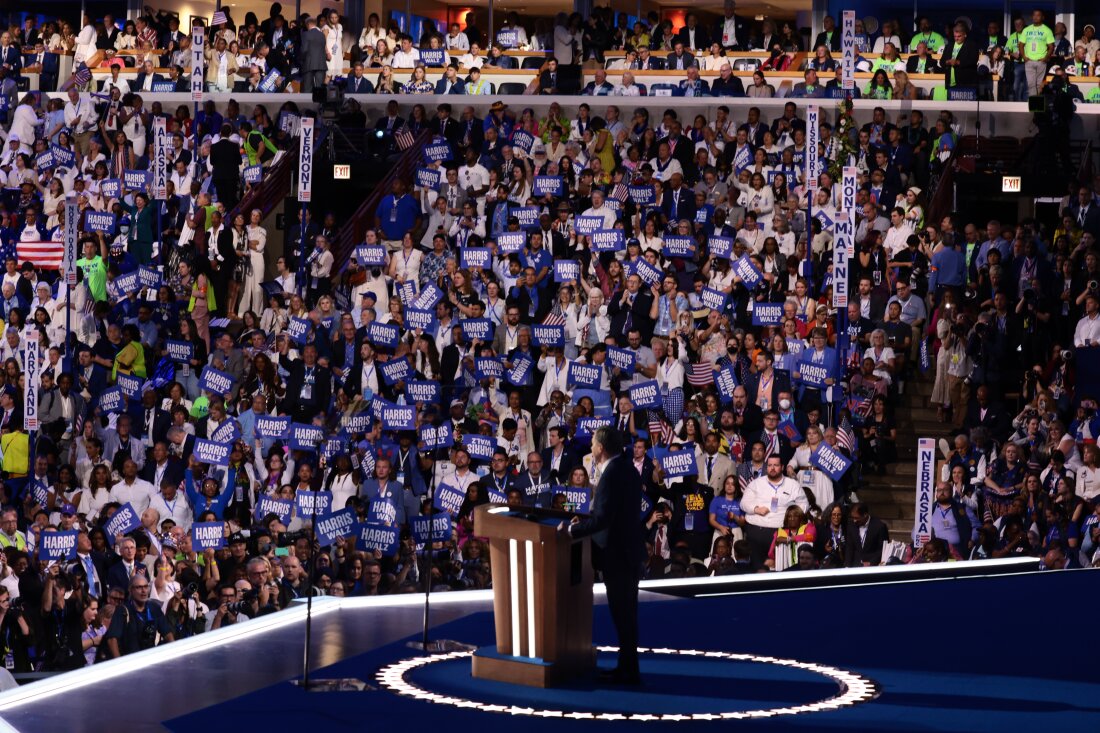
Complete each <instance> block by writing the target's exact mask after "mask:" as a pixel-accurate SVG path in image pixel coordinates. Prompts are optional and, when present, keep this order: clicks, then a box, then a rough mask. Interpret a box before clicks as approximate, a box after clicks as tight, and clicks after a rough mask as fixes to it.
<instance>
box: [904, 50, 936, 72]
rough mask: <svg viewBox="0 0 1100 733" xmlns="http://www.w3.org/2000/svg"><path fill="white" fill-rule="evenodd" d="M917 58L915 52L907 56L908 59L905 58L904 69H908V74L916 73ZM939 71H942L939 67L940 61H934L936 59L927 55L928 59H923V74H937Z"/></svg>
mask: <svg viewBox="0 0 1100 733" xmlns="http://www.w3.org/2000/svg"><path fill="white" fill-rule="evenodd" d="M919 60H920V59H919V58H918V56H917V55H916V54H913V55H912V56H910V57H909V58H908V60H906V62H905V70H906V71H908V72H909V73H910V74H916V73H917V62H918V61H919ZM941 71H943V69H941V68H940V62H939V61H936V59H934V58H932V57H931V56H929V57H928V59H927V60H926V61H925V64H924V73H925V74H938V73H940V72H941Z"/></svg>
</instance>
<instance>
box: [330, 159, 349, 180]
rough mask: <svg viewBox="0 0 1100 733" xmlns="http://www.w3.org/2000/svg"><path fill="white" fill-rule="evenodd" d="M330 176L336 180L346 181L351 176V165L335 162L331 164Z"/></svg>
mask: <svg viewBox="0 0 1100 733" xmlns="http://www.w3.org/2000/svg"><path fill="white" fill-rule="evenodd" d="M332 177H333V178H335V179H336V180H337V181H346V180H348V179H349V178H351V166H350V165H344V164H341V163H336V164H335V165H333V166H332Z"/></svg>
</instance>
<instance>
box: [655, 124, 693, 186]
mask: <svg viewBox="0 0 1100 733" xmlns="http://www.w3.org/2000/svg"><path fill="white" fill-rule="evenodd" d="M661 142H667V143H668V147H669V152H670V154H671V155H672V157H673V158H675V159H676V160H677V161H678V162H679V163H680V170H682V171H683V172H684V178H688V179H690V178H692V177H693V171H695V143H693V142H692V141H691V138H690V137H688V136H687V135H685V134H684V133H683V127H682V126H681V125H680V122H679V120H674V121H673V122H671V123H669V126H668V135H667V136H666V137H663V138H661Z"/></svg>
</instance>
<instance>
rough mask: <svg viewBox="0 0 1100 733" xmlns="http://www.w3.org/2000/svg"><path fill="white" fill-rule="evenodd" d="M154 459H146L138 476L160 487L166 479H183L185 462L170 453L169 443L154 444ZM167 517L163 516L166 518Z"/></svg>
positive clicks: (173, 480)
mask: <svg viewBox="0 0 1100 733" xmlns="http://www.w3.org/2000/svg"><path fill="white" fill-rule="evenodd" d="M151 457H152V460H149V461H146V462H145V465H144V466H142V468H141V471H140V472H139V473H138V478H140V479H141V480H143V481H148V482H149V483H151V484H152V485H153V486H155V487H157V489H159V488H160V486H161V484H162V483H163V482H164V481H172V482H174V483H176V484H178V483H179V482H181V481H183V462H182V461H180V459H178V458H175V457H174V456H170V455H168V444H167V443H166V442H163V441H157V443H156V444H155V445H154V446H153V452H152V456H151ZM165 518H166V517H161V519H165Z"/></svg>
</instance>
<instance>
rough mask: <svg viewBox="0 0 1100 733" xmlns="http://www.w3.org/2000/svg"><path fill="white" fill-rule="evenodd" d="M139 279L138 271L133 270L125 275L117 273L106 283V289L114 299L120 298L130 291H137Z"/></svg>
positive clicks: (139, 283)
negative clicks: (116, 275) (117, 274)
mask: <svg viewBox="0 0 1100 733" xmlns="http://www.w3.org/2000/svg"><path fill="white" fill-rule="evenodd" d="M140 285H141V281H140V280H138V271H137V270H133V271H132V272H128V273H126V274H125V275H119V276H118V277H116V278H115V279H114V280H112V281H111V282H110V283H108V284H107V291H108V293H109V294H110V295H111V297H112V298H114V299H115V300H122V299H123V298H125V297H127V296H128V295H130V294H131V293H136V292H137V291H138V286H140Z"/></svg>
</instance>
